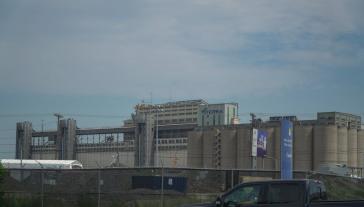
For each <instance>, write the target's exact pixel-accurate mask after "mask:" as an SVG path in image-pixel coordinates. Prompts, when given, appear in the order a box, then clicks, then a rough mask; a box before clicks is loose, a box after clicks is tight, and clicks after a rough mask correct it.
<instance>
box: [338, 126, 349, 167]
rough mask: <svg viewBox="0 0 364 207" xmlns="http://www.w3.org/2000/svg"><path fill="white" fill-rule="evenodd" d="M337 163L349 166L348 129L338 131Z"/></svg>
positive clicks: (340, 128) (342, 128)
mask: <svg viewBox="0 0 364 207" xmlns="http://www.w3.org/2000/svg"><path fill="white" fill-rule="evenodd" d="M337 162H338V163H340V164H348V129H347V128H346V127H339V128H338V129H337Z"/></svg>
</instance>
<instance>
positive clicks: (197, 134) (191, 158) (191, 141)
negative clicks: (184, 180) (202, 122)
mask: <svg viewBox="0 0 364 207" xmlns="http://www.w3.org/2000/svg"><path fill="white" fill-rule="evenodd" d="M202 159H203V156H202V131H191V132H189V133H188V144H187V167H196V168H200V167H202Z"/></svg>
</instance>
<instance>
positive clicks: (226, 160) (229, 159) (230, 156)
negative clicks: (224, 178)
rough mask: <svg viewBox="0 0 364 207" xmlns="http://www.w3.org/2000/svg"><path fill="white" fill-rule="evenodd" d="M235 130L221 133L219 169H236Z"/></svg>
mask: <svg viewBox="0 0 364 207" xmlns="http://www.w3.org/2000/svg"><path fill="white" fill-rule="evenodd" d="M236 134H237V133H236V129H223V130H222V131H221V168H223V169H230V168H234V169H235V168H236V157H237V156H236V155H237V154H236V144H237V142H236Z"/></svg>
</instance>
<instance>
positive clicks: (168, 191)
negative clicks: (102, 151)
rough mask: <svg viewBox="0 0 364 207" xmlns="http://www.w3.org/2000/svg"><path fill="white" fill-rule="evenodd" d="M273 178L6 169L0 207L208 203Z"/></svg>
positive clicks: (249, 173)
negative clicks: (245, 185) (230, 191)
mask: <svg viewBox="0 0 364 207" xmlns="http://www.w3.org/2000/svg"><path fill="white" fill-rule="evenodd" d="M320 176H321V177H319V178H320V179H323V177H322V175H320ZM294 177H295V178H308V177H315V175H312V174H311V173H306V172H295V173H294ZM274 178H279V171H256V170H254V171H253V170H215V169H181V168H106V169H83V170H48V169H47V170H45V169H44V170H25V169H23V170H20V169H18V170H16V169H12V170H7V172H6V176H5V179H4V183H3V190H4V202H5V204H4V205H5V206H37V207H38V206H43V207H48V206H52V207H58V206H59V207H62V206H67V207H68V206H70V207H72V206H75V207H76V206H80V207H81V206H88V207H92V206H103V207H108V206H110V207H116V206H140V207H142V206H152V207H153V206H163V207H167V206H179V205H182V204H187V203H200V202H207V201H213V200H214V199H215V197H216V196H217V195H218V194H220V193H222V192H224V191H226V190H228V189H230V188H231V187H232V186H234V185H236V184H238V183H240V182H245V181H254V180H264V179H274ZM325 178H326V177H325ZM329 187H331V186H329Z"/></svg>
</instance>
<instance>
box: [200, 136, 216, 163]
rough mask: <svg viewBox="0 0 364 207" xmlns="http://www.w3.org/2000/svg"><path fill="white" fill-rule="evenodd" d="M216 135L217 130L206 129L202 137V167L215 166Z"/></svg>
mask: <svg viewBox="0 0 364 207" xmlns="http://www.w3.org/2000/svg"><path fill="white" fill-rule="evenodd" d="M215 135H216V130H204V131H203V137H202V157H203V159H202V165H203V166H202V167H204V168H215V150H214V147H215Z"/></svg>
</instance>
